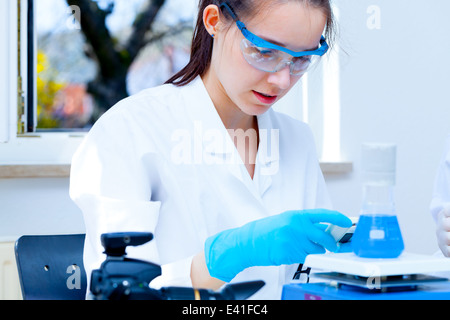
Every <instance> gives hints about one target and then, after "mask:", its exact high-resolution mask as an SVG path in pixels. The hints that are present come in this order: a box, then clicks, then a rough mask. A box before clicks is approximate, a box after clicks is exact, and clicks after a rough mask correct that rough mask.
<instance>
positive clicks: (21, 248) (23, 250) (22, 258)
mask: <svg viewBox="0 0 450 320" xmlns="http://www.w3.org/2000/svg"><path fill="white" fill-rule="evenodd" d="M84 239H85V235H84V234H74V235H48V236H46V235H44V236H42V235H38V236H22V237H21V238H19V239H18V240H17V242H16V246H15V254H16V262H17V269H18V271H19V280H20V286H21V289H22V297H23V299H24V300H83V299H85V298H86V287H87V281H86V271H85V270H84V265H83V248H84Z"/></svg>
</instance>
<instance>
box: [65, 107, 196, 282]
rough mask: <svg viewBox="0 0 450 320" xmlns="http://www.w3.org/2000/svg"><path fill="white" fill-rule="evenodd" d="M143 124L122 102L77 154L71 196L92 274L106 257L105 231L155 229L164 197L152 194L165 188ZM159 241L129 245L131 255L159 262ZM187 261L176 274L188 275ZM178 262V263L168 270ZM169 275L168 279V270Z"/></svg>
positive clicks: (128, 254)
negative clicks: (81, 220)
mask: <svg viewBox="0 0 450 320" xmlns="http://www.w3.org/2000/svg"><path fill="white" fill-rule="evenodd" d="M139 130H140V129H139V127H137V126H136V122H135V119H133V115H131V114H129V113H127V112H124V111H123V108H122V109H120V108H119V110H112V111H111V112H108V113H107V114H105V115H104V116H103V117H102V118H101V119H100V120H99V121H98V122H97V123H96V124H95V126H94V127H93V128H92V130H91V131H90V133H89V134H88V135H87V137H86V138H85V140H84V142H83V143H82V145H81V146H80V148H79V149H78V150H77V152H76V153H75V155H74V157H73V161H72V168H71V181H70V196H71V198H72V199H73V201H74V202H75V203H76V204H77V205H78V206H79V208H80V209H81V211H82V214H83V217H84V222H85V227H86V241H85V251H84V264H85V269H86V273H87V275H88V279H89V278H90V273H91V272H92V270H93V269H98V268H99V267H100V265H101V263H102V262H103V261H104V259H105V255H104V254H103V251H104V249H103V247H102V246H101V242H100V236H101V234H103V233H110V232H127V231H144V232H152V233H155V228H156V226H157V223H158V217H159V212H160V206H161V202H160V201H156V200H154V199H153V198H154V197H155V193H157V192H160V189H161V188H162V186H161V184H160V181H159V176H158V167H159V166H160V165H161V161H160V159H159V157H158V154H157V152H156V150H155V148H154V144H153V143H152V137H148V136H145V135H142V132H140V131H139ZM157 241H158V239H154V240H152V241H151V242H149V243H147V244H144V245H142V246H139V247H129V248H128V249H127V256H128V257H131V258H137V259H142V260H146V261H151V262H154V263H157V264H160V261H159V255H158V249H157V247H158V246H157ZM187 264H188V262H186V261H184V262H181V264H179V265H178V270H177V271H176V272H178V277H180V276H183V277H184V278H185V280H186V277H188V280H190V279H189V272H190V269H189V270H188V269H187V267H186V265H187ZM176 267H177V264H176V263H174V264H173V266H172V268H170V266H169V269H168V271H170V270H171V269H173V268H175V269H177V268H176ZM180 268H181V270H180ZM164 269H167V268H165V267H164V266H163V272H164ZM166 273H167V272H166ZM167 276H168V278H169V279H168V281H169V280H170V273H168V274H167Z"/></svg>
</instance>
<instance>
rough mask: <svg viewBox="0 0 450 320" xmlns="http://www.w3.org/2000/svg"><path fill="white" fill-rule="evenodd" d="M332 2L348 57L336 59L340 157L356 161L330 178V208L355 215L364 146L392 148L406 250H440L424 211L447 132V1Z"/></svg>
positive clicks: (449, 124) (449, 23)
mask: <svg viewBox="0 0 450 320" xmlns="http://www.w3.org/2000/svg"><path fill="white" fill-rule="evenodd" d="M335 2H336V4H337V6H338V7H339V9H340V16H341V22H340V29H341V30H340V36H339V40H340V43H341V46H342V49H343V50H345V51H346V53H347V54H343V53H341V62H342V65H341V79H340V80H341V83H340V86H341V146H342V158H343V159H344V160H349V161H353V163H354V172H353V173H352V174H350V175H348V176H336V177H328V178H327V182H328V186H329V189H330V193H331V195H332V198H333V201H334V204H335V206H336V208H337V209H339V210H341V211H343V212H345V213H347V214H349V215H354V214H356V215H357V214H358V210H359V206H360V200H361V185H360V180H359V177H360V176H359V169H360V148H361V144H362V143H363V142H394V143H396V144H397V185H396V205H397V213H398V218H399V221H400V225H401V229H402V233H403V237H404V240H405V245H406V250H408V251H410V252H417V253H433V252H435V251H436V250H438V249H437V245H436V239H435V233H434V232H435V231H434V228H435V226H434V222H433V220H432V218H431V216H430V214H429V208H428V207H429V203H430V200H431V194H432V188H433V182H434V176H435V173H436V170H437V166H438V162H439V158H440V156H441V154H442V151H443V149H442V148H443V145H444V140H445V138H446V136H447V134H448V133H450V103H449V102H448V94H449V92H450V59H449V58H450V42H449V41H448V39H449V37H448V34H449V32H450V20H449V19H448V12H449V11H450V1H447V0H433V1H421V0H395V1H392V0H375V1H374V0H339V1H335ZM371 6H374V7H371ZM368 9H369V12H368ZM372 9H375V11H373V10H372ZM377 10H378V13H379V14H380V15H379V18H380V21H379V22H380V24H379V25H378V27H379V29H370V28H369V27H368V26H370V27H372V26H377V25H376V24H373V22H374V20H372V19H373V18H377V17H376V16H374V12H375V14H376V13H377V12H376V11H377ZM368 22H369V25H368ZM375 22H376V21H375Z"/></svg>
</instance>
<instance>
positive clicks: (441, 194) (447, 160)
mask: <svg viewBox="0 0 450 320" xmlns="http://www.w3.org/2000/svg"><path fill="white" fill-rule="evenodd" d="M449 203H450V135H449V136H448V137H447V141H446V144H445V149H444V153H443V155H442V158H441V161H440V163H439V167H438V170H437V174H436V178H435V182H434V191H433V197H432V200H431V205H430V211H431V215H432V217H433V218H434V220H435V221H436V219H437V216H438V214H439V212H440V211H441V210H442V209H443V208H444V206H445V205H446V204H449Z"/></svg>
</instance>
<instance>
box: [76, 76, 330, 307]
mask: <svg viewBox="0 0 450 320" xmlns="http://www.w3.org/2000/svg"><path fill="white" fill-rule="evenodd" d="M258 125H259V132H260V137H261V138H260V139H261V140H260V145H259V149H258V153H257V161H256V169H255V174H254V179H253V180H252V179H251V178H250V175H249V174H248V172H247V170H246V168H245V166H244V164H243V162H242V161H241V158H240V157H239V154H238V152H237V149H236V148H235V146H234V144H233V142H232V140H231V138H230V136H229V133H228V132H227V130H226V128H225V127H224V125H223V123H222V121H221V119H220V117H219V115H218V113H217V111H216V109H215V108H214V105H213V103H212V101H211V99H210V97H209V95H208V93H207V91H206V88H205V87H204V84H203V82H202V80H201V78H200V77H198V78H197V79H196V80H195V81H193V82H192V83H190V84H189V85H187V86H183V87H176V86H173V85H163V86H160V87H157V88H151V89H147V90H144V91H142V92H141V93H139V94H137V95H134V96H131V97H129V98H127V99H125V100H123V101H121V102H119V103H118V104H117V105H115V106H114V107H113V108H111V109H110V110H109V111H108V112H107V113H106V114H105V115H104V116H103V117H102V118H101V119H100V120H99V121H98V122H97V123H96V124H95V125H94V127H93V128H92V130H91V131H90V132H89V134H88V135H87V137H86V139H85V140H84V142H83V143H82V145H81V146H80V148H79V149H78V150H77V152H76V154H75V155H74V158H73V162H72V170H71V184H70V195H71V197H72V199H73V200H74V201H75V203H76V204H77V205H78V206H79V207H80V208H81V210H82V212H83V216H84V220H85V226H86V242H85V257H84V264H85V268H86V271H87V274H88V277H89V275H90V273H91V271H92V270H93V269H96V268H98V267H99V266H100V264H101V262H102V261H103V260H104V258H105V257H104V255H103V254H102V252H103V248H102V247H101V244H100V235H101V234H102V233H106V232H119V231H149V232H152V233H153V234H154V240H153V241H151V242H150V243H148V244H146V245H143V246H140V247H136V248H130V250H128V256H130V257H135V258H140V259H144V260H148V261H152V262H155V263H157V264H160V265H161V266H162V273H163V274H162V276H161V277H159V278H158V279H156V280H155V281H154V282H153V283H152V284H151V285H152V286H155V287H158V286H168V285H177V286H191V285H192V284H191V280H190V266H191V261H192V258H193V256H194V255H196V254H197V253H199V252H201V251H202V250H204V242H205V240H206V238H207V237H209V236H211V235H214V234H216V233H218V232H220V231H222V230H225V229H230V228H234V227H238V226H241V225H243V224H245V223H247V222H249V221H252V220H255V219H260V218H264V217H267V216H270V215H275V214H279V213H281V212H284V211H286V210H292V209H309V208H330V207H331V206H330V201H329V197H328V193H327V191H326V187H325V183H324V179H323V176H322V172H321V170H320V167H319V164H318V160H317V155H316V150H315V146H314V141H313V136H312V133H311V131H310V129H309V127H308V126H307V125H306V124H304V123H302V122H300V121H297V120H294V119H292V118H290V117H288V116H286V115H283V114H279V113H277V112H275V111H273V110H269V111H268V112H266V113H265V114H263V115H261V116H258ZM299 245H301V244H299ZM296 269H297V265H291V266H281V267H275V266H274V267H252V268H249V269H246V270H244V271H243V272H241V273H240V274H238V275H237V276H236V277H235V278H234V279H233V280H232V282H241V281H250V280H264V281H265V282H266V285H265V286H264V287H263V288H262V289H261V290H260V291H259V292H258V293H257V294H256V295H254V296H253V297H252V298H255V299H279V298H280V297H281V289H282V285H283V284H284V283H286V282H289V280H291V279H292V276H293V274H294V272H295V271H296Z"/></svg>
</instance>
